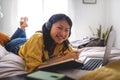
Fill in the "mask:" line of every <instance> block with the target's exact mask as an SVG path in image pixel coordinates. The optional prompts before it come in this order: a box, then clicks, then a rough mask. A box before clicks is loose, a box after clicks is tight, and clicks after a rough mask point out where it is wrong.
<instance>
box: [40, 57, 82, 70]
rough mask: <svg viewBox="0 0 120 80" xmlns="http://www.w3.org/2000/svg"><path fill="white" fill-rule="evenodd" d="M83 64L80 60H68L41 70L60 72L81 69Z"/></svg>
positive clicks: (41, 67)
mask: <svg viewBox="0 0 120 80" xmlns="http://www.w3.org/2000/svg"><path fill="white" fill-rule="evenodd" d="M82 66H83V62H82V61H80V60H74V59H72V58H71V59H67V60H63V61H60V62H57V63H53V64H50V65H45V66H40V67H39V68H38V69H39V70H44V71H51V72H58V71H59V70H70V69H75V68H81V67H82Z"/></svg>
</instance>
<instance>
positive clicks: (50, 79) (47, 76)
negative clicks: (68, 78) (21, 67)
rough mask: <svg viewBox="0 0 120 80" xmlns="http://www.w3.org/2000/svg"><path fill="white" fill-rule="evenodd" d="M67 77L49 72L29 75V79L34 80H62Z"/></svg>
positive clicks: (37, 72)
mask: <svg viewBox="0 0 120 80" xmlns="http://www.w3.org/2000/svg"><path fill="white" fill-rule="evenodd" d="M64 77H65V75H63V74H60V73H53V72H48V71H36V72H33V73H30V74H28V75H27V78H29V79H32V80H60V79H62V78H64Z"/></svg>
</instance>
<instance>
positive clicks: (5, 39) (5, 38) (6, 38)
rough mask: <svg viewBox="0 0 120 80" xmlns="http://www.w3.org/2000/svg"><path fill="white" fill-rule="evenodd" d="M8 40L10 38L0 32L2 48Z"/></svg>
mask: <svg viewBox="0 0 120 80" xmlns="http://www.w3.org/2000/svg"><path fill="white" fill-rule="evenodd" d="M9 40H10V37H9V36H8V35H7V34H5V33H3V32H0V45H2V46H4V45H5V43H6V42H8V41H9Z"/></svg>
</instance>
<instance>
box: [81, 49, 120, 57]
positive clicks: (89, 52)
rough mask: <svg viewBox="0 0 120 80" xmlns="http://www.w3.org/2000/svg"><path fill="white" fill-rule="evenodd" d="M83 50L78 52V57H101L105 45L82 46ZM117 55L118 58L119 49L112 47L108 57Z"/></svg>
mask: <svg viewBox="0 0 120 80" xmlns="http://www.w3.org/2000/svg"><path fill="white" fill-rule="evenodd" d="M83 49H84V50H83V51H82V52H81V53H80V55H79V57H83V56H86V57H93V58H94V57H100V58H101V57H103V56H104V52H105V47H86V48H83ZM115 57H117V58H118V57H119V59H120V49H119V48H115V47H113V48H112V50H111V54H110V58H115Z"/></svg>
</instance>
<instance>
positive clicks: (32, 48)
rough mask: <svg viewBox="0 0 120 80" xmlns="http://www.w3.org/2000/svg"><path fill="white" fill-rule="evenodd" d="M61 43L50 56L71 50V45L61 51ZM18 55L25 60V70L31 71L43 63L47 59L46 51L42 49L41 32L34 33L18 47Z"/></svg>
mask: <svg viewBox="0 0 120 80" xmlns="http://www.w3.org/2000/svg"><path fill="white" fill-rule="evenodd" d="M62 47H63V45H62V44H59V45H56V48H55V50H54V52H53V55H51V57H52V56H57V55H64V54H67V53H69V52H70V50H72V48H71V47H69V49H67V50H66V51H65V52H64V53H62V51H61V49H62ZM18 53H19V55H20V56H21V57H22V58H23V59H24V60H25V62H26V66H25V70H26V71H28V72H31V71H33V70H34V69H35V68H37V67H38V66H40V64H42V63H44V62H43V59H44V60H49V56H48V52H47V51H46V50H44V43H43V35H42V33H35V34H34V35H33V36H32V37H31V38H30V39H29V40H28V41H27V42H26V43H25V44H24V45H22V46H21V47H20V49H19V52H18Z"/></svg>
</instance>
